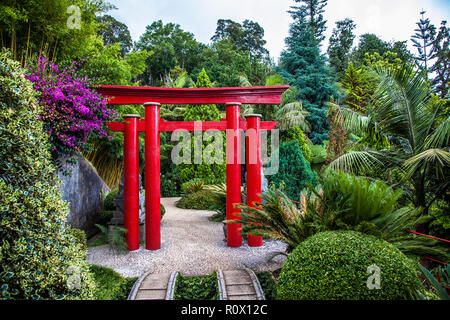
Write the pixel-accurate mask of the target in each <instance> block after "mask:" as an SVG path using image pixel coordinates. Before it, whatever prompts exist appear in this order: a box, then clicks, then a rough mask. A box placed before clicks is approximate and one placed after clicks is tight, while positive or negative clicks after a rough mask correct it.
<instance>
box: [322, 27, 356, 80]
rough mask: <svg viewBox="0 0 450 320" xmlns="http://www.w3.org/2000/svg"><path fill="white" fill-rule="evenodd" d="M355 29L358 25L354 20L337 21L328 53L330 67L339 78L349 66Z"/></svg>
mask: <svg viewBox="0 0 450 320" xmlns="http://www.w3.org/2000/svg"><path fill="white" fill-rule="evenodd" d="M355 28H356V25H355V23H354V22H353V20H352V19H349V18H347V19H345V20H342V21H337V22H336V28H335V29H333V34H332V36H331V38H330V45H329V46H328V50H327V52H328V57H329V58H330V65H331V66H332V67H333V68H334V70H335V71H336V72H337V73H338V74H339V76H342V74H343V73H344V71H345V69H346V68H347V66H348V60H349V52H350V49H351V47H352V45H353V40H354V39H355V35H354V34H353V30H354V29H355Z"/></svg>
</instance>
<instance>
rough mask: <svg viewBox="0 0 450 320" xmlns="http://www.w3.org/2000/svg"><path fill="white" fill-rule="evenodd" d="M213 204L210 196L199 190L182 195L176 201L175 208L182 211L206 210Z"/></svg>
mask: <svg viewBox="0 0 450 320" xmlns="http://www.w3.org/2000/svg"><path fill="white" fill-rule="evenodd" d="M213 204H214V202H213V199H212V197H211V194H210V193H209V192H208V191H205V190H201V191H197V192H193V193H188V194H186V195H184V196H183V197H182V198H181V199H180V200H178V201H177V203H176V206H177V207H178V208H182V209H197V210H208V209H209V208H210V207H211V206H212V205H213Z"/></svg>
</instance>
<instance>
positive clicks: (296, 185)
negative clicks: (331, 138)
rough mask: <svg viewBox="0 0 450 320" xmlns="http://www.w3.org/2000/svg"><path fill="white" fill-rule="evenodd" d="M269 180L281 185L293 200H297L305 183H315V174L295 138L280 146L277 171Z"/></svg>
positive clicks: (276, 185)
mask: <svg viewBox="0 0 450 320" xmlns="http://www.w3.org/2000/svg"><path fill="white" fill-rule="evenodd" d="M269 180H270V183H271V184H273V185H274V186H275V187H276V188H279V187H280V186H282V185H283V186H284V191H285V193H286V194H287V195H288V197H290V199H292V200H295V201H298V199H299V196H300V192H302V190H303V189H304V188H305V187H306V184H307V183H312V184H315V183H316V174H315V173H314V172H313V171H312V170H311V167H310V166H309V163H308V161H306V160H305V158H304V157H303V154H302V151H301V150H300V146H299V145H298V142H297V140H293V141H289V142H287V143H284V144H282V145H281V146H280V161H279V168H278V172H277V173H276V174H275V175H273V176H270V178H269Z"/></svg>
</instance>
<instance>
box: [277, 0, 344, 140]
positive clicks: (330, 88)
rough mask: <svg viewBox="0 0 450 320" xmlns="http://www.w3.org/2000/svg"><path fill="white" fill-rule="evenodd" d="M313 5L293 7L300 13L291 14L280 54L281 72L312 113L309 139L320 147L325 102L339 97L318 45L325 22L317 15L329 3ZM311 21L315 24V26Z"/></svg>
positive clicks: (324, 132)
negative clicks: (284, 45)
mask: <svg viewBox="0 0 450 320" xmlns="http://www.w3.org/2000/svg"><path fill="white" fill-rule="evenodd" d="M312 3H315V4H316V7H314V6H313V7H312V8H311V7H307V6H306V5H304V6H301V7H292V8H296V9H297V11H295V12H294V11H291V15H292V17H293V18H294V22H293V23H292V24H291V27H290V30H289V37H288V38H286V40H285V42H286V46H287V49H286V50H285V51H283V52H282V53H281V59H280V68H279V72H280V74H281V75H282V76H283V77H284V78H285V79H286V81H287V82H288V83H289V84H290V85H293V86H296V87H297V88H300V90H299V92H298V94H297V99H299V100H301V101H302V103H303V106H304V107H305V108H306V109H307V110H308V112H309V116H308V121H309V124H310V126H311V132H310V133H309V138H310V140H311V141H312V142H313V143H314V144H321V143H322V141H323V140H326V138H327V132H328V123H327V120H326V105H325V102H327V101H329V99H330V97H331V96H336V95H337V91H336V88H335V85H334V79H333V77H332V76H331V72H330V70H329V68H328V67H327V65H326V59H325V57H324V56H323V55H321V53H320V48H319V45H320V41H318V40H319V39H321V38H322V37H321V36H320V34H321V33H320V32H319V30H321V31H322V32H323V28H319V27H320V26H321V25H322V24H321V23H322V22H321V21H323V18H321V17H319V16H320V14H317V12H322V11H323V5H324V3H326V2H324V1H311V4H312ZM321 10H322V11H321ZM312 20H313V21H315V22H314V23H312V22H311V21H312ZM313 25H315V27H314V28H313V27H312V26H313ZM316 36H318V37H319V38H317V37H316Z"/></svg>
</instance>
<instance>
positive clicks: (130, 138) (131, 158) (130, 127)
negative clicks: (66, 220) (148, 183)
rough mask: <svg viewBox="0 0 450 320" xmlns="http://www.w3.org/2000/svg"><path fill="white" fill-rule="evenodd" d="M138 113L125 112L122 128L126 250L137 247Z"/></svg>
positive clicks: (136, 248)
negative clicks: (123, 127) (123, 126)
mask: <svg viewBox="0 0 450 320" xmlns="http://www.w3.org/2000/svg"><path fill="white" fill-rule="evenodd" d="M139 117H140V116H139V115H135V114H127V115H125V116H124V119H125V130H124V152H123V160H124V175H123V177H124V178H123V180H124V181H123V193H124V195H123V206H124V209H123V211H124V212H123V214H124V218H123V219H124V227H125V229H127V233H126V236H125V237H126V240H127V244H128V250H130V251H133V250H138V249H139V140H138V131H137V122H138V119H139Z"/></svg>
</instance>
